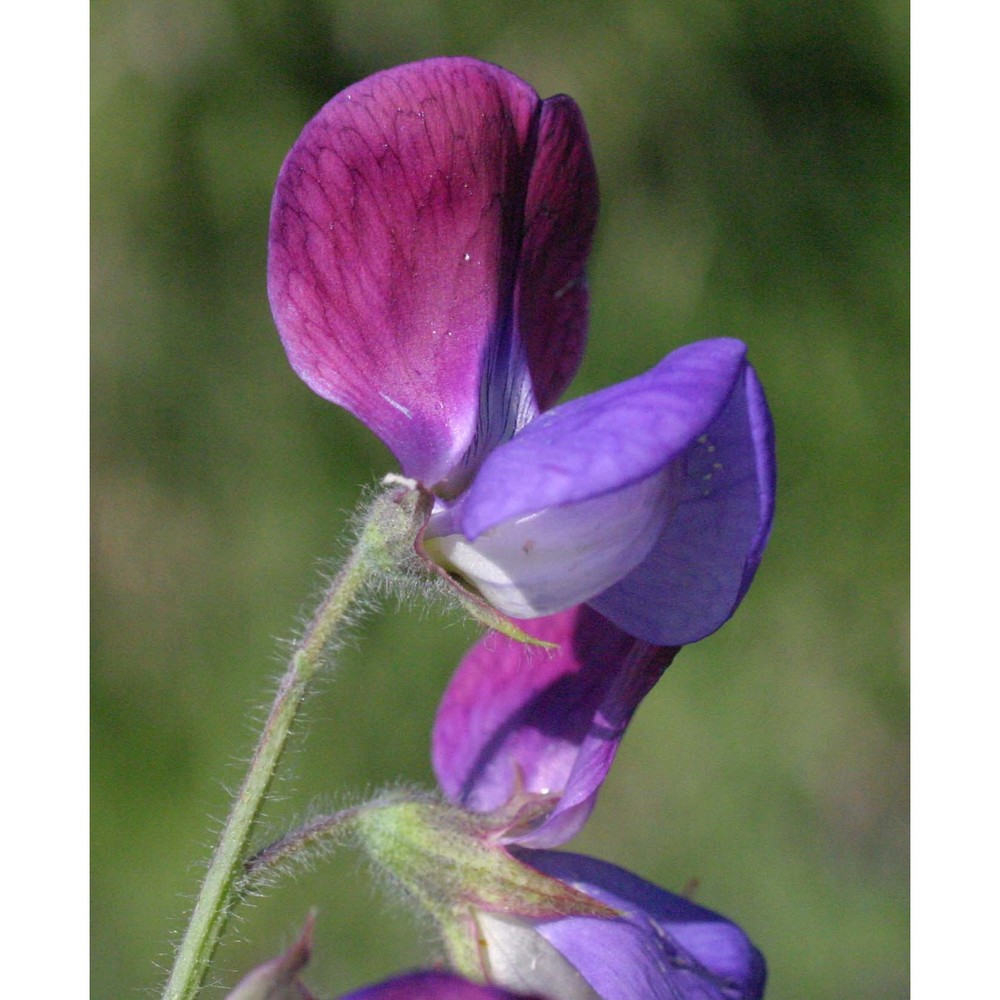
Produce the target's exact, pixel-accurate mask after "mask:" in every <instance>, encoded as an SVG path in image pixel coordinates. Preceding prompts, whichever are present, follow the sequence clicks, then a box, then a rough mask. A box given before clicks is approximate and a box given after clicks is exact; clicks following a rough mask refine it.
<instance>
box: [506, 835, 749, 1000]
mask: <svg viewBox="0 0 1000 1000" xmlns="http://www.w3.org/2000/svg"><path fill="white" fill-rule="evenodd" d="M516 853H517V856H518V857H519V858H520V859H521V860H522V861H524V862H526V863H527V864H530V865H531V866H532V867H533V868H537V869H538V870H539V871H541V872H543V873H544V874H546V875H551V876H553V877H554V878H558V879H561V880H562V881H564V882H566V883H568V884H569V885H571V886H573V887H574V888H576V889H580V890H581V891H583V892H585V893H587V894H588V895H589V896H592V897H593V898H595V899H598V900H600V901H601V902H603V903H606V904H607V905H609V906H612V907H614V908H615V909H617V910H619V911H620V912H621V913H622V914H623V916H622V918H621V919H619V920H595V919H594V918H592V917H590V918H587V917H564V918H563V919H561V920H554V921H547V922H544V923H540V924H538V925H537V927H538V932H539V933H540V934H541V935H542V936H543V937H544V938H545V939H546V940H547V941H548V942H549V943H550V944H552V945H553V946H554V947H555V948H556V949H557V950H558V951H559V952H560V953H561V954H562V955H563V956H565V957H566V958H567V959H568V960H569V962H570V963H571V964H572V965H573V966H575V967H576V969H577V970H578V971H579V972H581V973H582V974H583V977H584V978H585V979H586V980H587V982H588V983H589V984H590V985H591V986H592V987H593V988H594V990H595V991H596V993H597V994H598V995H599V996H600V997H601V998H602V1000H635V998H636V997H643V998H644V1000H760V998H761V997H763V995H764V986H765V982H766V979H767V969H766V966H765V963H764V957H763V955H761V953H760V952H759V951H758V950H757V949H756V948H755V947H754V945H753V944H752V942H751V941H750V939H749V938H748V937H747V936H746V934H745V933H744V932H743V931H742V930H741V929H740V928H739V927H738V926H737V925H736V924H734V923H732V922H731V921H729V920H726V919H725V918H724V917H721V916H720V915H719V914H717V913H713V912H712V911H711V910H707V909H705V908H704V907H702V906H697V905H696V904H694V903H692V902H691V901H690V900H687V899H684V898H683V897H681V896H675V895H673V894H672V893H669V892H666V891H665V890H663V889H660V888H659V887H658V886H655V885H651V884H650V883H649V882H645V881H644V880H643V879H641V878H639V877H637V876H636V875H633V874H631V873H630V872H627V871H625V870H624V869H622V868H618V867H617V866H615V865H611V864H608V863H607V862H605V861H598V860H597V859H595V858H588V857H584V856H582V855H578V854H568V853H564V852H561V851H527V850H520V849H519V850H517V852H516Z"/></svg>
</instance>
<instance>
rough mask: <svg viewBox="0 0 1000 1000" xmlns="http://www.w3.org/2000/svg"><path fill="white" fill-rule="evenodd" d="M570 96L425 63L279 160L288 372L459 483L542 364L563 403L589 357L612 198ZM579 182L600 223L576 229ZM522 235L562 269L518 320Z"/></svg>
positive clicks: (339, 107)
mask: <svg viewBox="0 0 1000 1000" xmlns="http://www.w3.org/2000/svg"><path fill="white" fill-rule="evenodd" d="M574 108H575V106H572V102H570V101H569V99H568V98H560V99H559V100H558V102H557V105H556V106H554V107H553V110H552V111H551V112H549V111H547V110H544V109H543V104H542V102H541V101H540V99H539V98H538V95H537V94H536V93H535V92H534V90H533V89H532V88H531V87H529V86H528V85H527V84H526V83H524V82H523V81H522V80H520V79H519V78H518V77H516V76H514V75H513V74H512V73H508V72H507V71H506V70H503V69H500V68H499V67H497V66H491V65H489V64H487V63H482V62H479V61H477V60H474V59H466V58H454V59H451V58H448V59H429V60H426V61H424V62H420V63H413V64H410V65H407V66H400V67H397V68H395V69H391V70H387V71H385V72H382V73H377V74H375V75H374V76H372V77H369V78H368V79H366V80H363V81H361V82H360V83H358V84H355V85H354V86H352V87H349V88H348V89H347V90H345V91H343V92H342V93H340V94H338V95H337V96H336V97H334V98H333V100H331V101H330V102H329V103H328V104H327V105H326V106H325V107H324V108H323V109H322V110H321V111H320V112H319V114H318V115H317V116H316V117H315V118H314V119H313V120H312V121H311V122H310V123H309V124H308V125H307V126H306V127H305V129H304V130H303V132H302V135H301V136H300V137H299V139H298V141H297V142H296V143H295V145H294V147H293V148H292V151H291V152H290V154H289V156H288V158H287V159H286V161H285V164H284V165H283V167H282V169H281V173H280V175H279V178H278V183H277V187H276V190H275V195H274V202H273V206H272V218H271V233H270V258H269V265H268V290H269V295H270V299H271V305H272V309H273V312H274V316H275V320H276V322H277V325H278V329H279V332H280V333H281V336H282V340H283V341H284V344H285V348H286V350H287V352H288V355H289V358H290V360H291V362H292V366H293V367H294V368H295V370H296V371H297V372H298V374H299V375H300V376H301V377H302V378H303V379H304V380H305V382H306V383H307V384H308V385H309V386H310V387H311V388H312V389H314V390H315V391H316V392H317V393H319V394H320V395H321V396H324V397H325V398H327V399H329V400H331V401H333V402H335V403H338V404H339V405H341V406H344V407H346V408H347V409H348V410H350V411H351V412H352V413H354V414H355V415H356V416H357V417H359V418H360V419H361V420H363V421H364V422H365V423H366V424H367V425H368V426H369V427H370V428H371V429H372V430H373V431H375V433H377V434H378V435H379V436H380V437H381V438H382V440H383V441H385V442H386V444H387V445H388V446H389V447H390V448H391V449H392V451H393V452H394V453H395V455H396V456H397V458H398V459H399V461H400V463H401V465H402V467H403V471H404V472H405V473H406V474H407V475H409V476H413V477H415V478H417V479H420V480H421V481H423V482H424V483H425V484H426V485H428V486H433V485H436V484H438V483H439V482H441V481H442V480H448V479H449V478H451V479H452V480H454V482H452V483H451V484H450V486H448V487H446V489H445V492H448V490H449V489H450V490H451V491H452V492H454V491H457V489H459V488H460V486H461V485H463V484H464V483H463V477H464V476H467V475H468V474H471V473H470V470H466V469H463V463H465V464H470V463H472V462H473V460H474V459H476V456H479V457H481V455H482V454H485V452H486V451H488V450H489V448H490V447H492V445H494V444H495V443H497V442H498V441H499V440H502V439H504V438H505V437H509V436H510V434H512V433H513V432H514V430H516V428H517V426H519V424H520V423H522V422H524V421H526V420H528V419H530V418H531V417H532V416H533V415H534V413H535V412H536V404H535V399H534V390H533V389H532V386H531V373H530V371H529V367H530V369H532V370H534V371H537V372H538V374H539V377H540V379H541V396H542V398H543V399H548V398H550V396H551V394H552V392H553V391H554V390H556V389H559V390H560V391H561V388H562V385H563V384H564V383H565V380H566V379H568V378H569V377H570V376H571V375H572V372H573V370H575V367H576V363H577V362H578V360H579V355H580V352H581V351H582V342H583V336H584V326H585V317H586V298H585V293H583V292H575V293H574V292H573V289H576V288H579V287H582V275H581V273H580V272H581V271H582V267H583V261H584V258H585V257H586V253H587V249H588V248H589V242H590V233H591V231H592V229H593V217H594V214H595V212H596V208H595V207H594V206H593V205H591V204H590V203H591V202H593V201H594V198H595V197H596V195H595V193H594V192H595V185H594V181H593V167H592V164H590V158H589V157H590V154H589V148H588V146H587V139H586V133H585V131H584V130H583V123H582V120H581V119H580V118H579V115H578V113H576V114H574V110H573V109H574ZM540 126H541V127H540ZM550 147H551V148H550ZM560 156H565V157H566V158H567V162H566V171H567V172H565V173H564V172H562V171H561V170H560V169H559V164H558V162H557V160H558V158H559V157H560ZM536 160H537V163H538V164H539V172H538V174H537V176H535V175H533V170H534V164H535V162H536ZM588 167H589V170H588ZM576 183H582V184H584V185H585V187H584V189H583V190H582V192H581V193H580V198H581V199H582V205H583V206H584V217H585V218H587V217H589V222H586V221H574V222H573V223H572V224H569V223H568V221H567V217H568V213H569V209H570V207H571V206H572V204H573V201H574V199H575V197H576V195H575V194H574V192H573V191H570V190H568V186H569V185H571V184H576ZM588 185H589V186H588ZM550 206H551V209H552V212H553V214H552V216H551V218H550V217H549V216H548V215H547V214H546V213H547V212H548V211H549V208H550ZM547 226H548V228H546V227H547ZM526 227H527V233H526ZM575 243H576V244H579V245H574V244H575ZM522 244H523V254H524V257H525V259H526V260H529V261H531V262H532V263H536V262H537V261H538V260H543V259H544V260H546V261H550V263H547V264H546V265H545V266H544V267H542V268H540V270H539V272H538V273H537V275H533V276H531V277H530V278H528V279H526V281H525V282H523V283H522V287H521V290H520V292H519V294H518V301H519V302H520V303H521V308H522V309H523V311H524V313H525V322H524V323H520V324H519V323H518V320H517V317H516V316H515V302H514V299H515V288H516V287H517V283H518V280H519V278H518V264H519V260H520V259H521V256H522ZM550 250H551V252H550ZM557 283H558V284H559V287H553V286H554V285H555V284H557ZM556 296H561V298H556ZM566 296H568V299H566ZM563 299H566V302H565V304H564V305H563V304H562V302H563ZM553 303H555V304H553ZM553 324H559V327H558V329H553ZM563 324H565V326H564V325H563ZM519 328H520V336H521V337H527V338H528V339H530V340H535V339H537V340H538V342H539V343H537V344H533V345H530V346H529V345H526V344H524V343H522V342H521V341H520V340H519V337H518V329H519ZM550 337H551V338H552V346H551V348H549V347H545V346H544V343H547V341H548V338H550ZM540 345H541V346H540ZM550 350H551V352H554V354H555V355H560V356H563V357H565V358H570V359H575V360H572V362H571V363H567V364H566V365H565V366H564V367H559V366H560V365H561V364H562V362H557V361H556V360H553V358H552V357H550V355H549V353H548V352H549V351H550ZM470 449H472V455H471V457H470V456H468V455H467V453H469V452H470ZM476 460H477V459H476Z"/></svg>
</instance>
